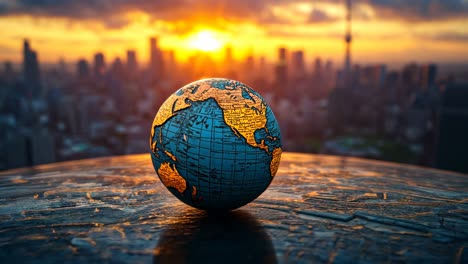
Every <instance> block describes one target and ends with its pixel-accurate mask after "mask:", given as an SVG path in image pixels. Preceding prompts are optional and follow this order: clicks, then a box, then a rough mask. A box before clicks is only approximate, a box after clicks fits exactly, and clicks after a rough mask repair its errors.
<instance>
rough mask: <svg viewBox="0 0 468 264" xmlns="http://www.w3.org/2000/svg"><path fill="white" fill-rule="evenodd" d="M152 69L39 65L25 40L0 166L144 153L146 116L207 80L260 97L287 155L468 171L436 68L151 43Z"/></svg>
mask: <svg viewBox="0 0 468 264" xmlns="http://www.w3.org/2000/svg"><path fill="white" fill-rule="evenodd" d="M148 42H149V49H150V62H149V64H146V63H145V65H143V63H141V62H140V61H139V60H138V54H137V53H136V51H134V50H128V51H127V56H126V58H125V59H121V58H115V59H113V60H112V62H109V61H108V58H106V57H105V56H104V54H103V53H96V54H94V57H93V59H92V60H87V59H80V60H79V61H77V62H76V63H73V64H66V63H65V62H64V61H60V62H59V63H57V64H56V65H42V64H40V61H39V54H38V51H36V50H34V48H33V45H32V43H31V42H30V41H28V40H24V43H23V62H22V65H13V64H12V63H11V62H5V63H4V68H3V70H2V71H1V74H0V139H1V140H0V169H2V170H4V169H11V168H17V167H24V166H32V165H37V164H44V163H50V162H57V161H66V160H74V159H83V158H91V157H99V156H108V155H123V154H131V153H144V152H148V151H149V146H148V139H149V134H150V126H151V123H152V119H153V117H154V115H155V113H156V112H157V110H158V109H159V106H160V105H161V104H162V103H163V102H164V100H165V99H166V98H167V97H168V96H169V95H170V94H172V93H173V92H174V91H176V90H177V89H178V88H180V87H182V86H184V85H185V84H187V83H189V82H191V81H194V80H197V79H200V78H204V77H226V78H232V79H237V80H239V81H241V82H244V83H245V84H247V85H249V86H250V87H252V88H253V89H255V90H256V91H258V92H259V93H260V94H261V95H263V97H264V98H265V99H266V101H267V102H268V103H269V104H270V106H271V107H272V109H273V111H274V113H275V115H276V117H277V118H278V121H279V123H280V127H281V132H282V135H283V142H284V150H285V151H297V152H312V153H322V154H333V155H346V156H358V157H365V158H372V159H380V160H388V161H395V162H402V163H411V164H418V165H424V166H431V167H436V168H442V169H449V170H456V171H462V172H468V160H467V158H466V157H467V156H466V151H465V149H466V148H467V147H468V139H467V135H468V133H467V132H468V84H467V82H466V81H467V80H468V78H467V77H468V74H467V72H466V71H463V70H460V71H457V68H449V70H441V68H440V67H439V66H438V65H436V64H424V65H418V64H415V63H409V64H407V65H405V66H403V67H402V68H399V69H390V68H389V67H387V66H386V65H384V64H379V65H359V64H354V65H353V66H351V64H350V60H349V56H350V55H349V52H347V53H346V55H345V56H346V57H347V58H346V60H345V65H344V67H337V65H334V64H333V62H332V61H330V60H324V59H323V58H320V57H318V58H316V59H315V61H314V62H313V63H312V64H310V63H306V60H305V54H304V51H302V50H293V51H291V50H288V49H286V48H284V47H281V48H279V49H278V54H277V58H273V59H271V60H268V59H270V58H268V59H267V58H265V57H256V56H255V55H254V54H250V55H248V56H247V57H246V58H245V59H244V60H243V61H238V60H235V59H234V58H233V55H232V54H233V52H234V51H233V48H232V47H230V46H226V47H225V49H224V53H225V54H224V59H223V60H221V61H215V60H213V59H212V58H211V57H210V54H209V53H207V52H202V51H200V52H198V53H196V54H194V55H193V56H192V57H191V58H190V59H189V60H188V62H187V63H183V64H182V63H178V62H176V60H175V59H174V57H175V51H173V50H161V49H160V47H159V46H158V38H157V37H153V38H150V39H149V41H148Z"/></svg>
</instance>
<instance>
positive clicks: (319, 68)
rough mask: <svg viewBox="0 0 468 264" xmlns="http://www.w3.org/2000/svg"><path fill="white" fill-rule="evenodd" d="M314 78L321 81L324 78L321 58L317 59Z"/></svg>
mask: <svg viewBox="0 0 468 264" xmlns="http://www.w3.org/2000/svg"><path fill="white" fill-rule="evenodd" d="M314 77H315V79H321V78H322V77H323V67H322V60H321V59H320V57H317V58H315V63H314Z"/></svg>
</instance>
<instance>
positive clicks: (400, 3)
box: [365, 0, 468, 21]
mask: <svg viewBox="0 0 468 264" xmlns="http://www.w3.org/2000/svg"><path fill="white" fill-rule="evenodd" d="M365 2H368V3H369V4H370V5H371V6H372V7H373V8H374V9H375V10H376V13H377V15H378V16H380V17H382V18H389V17H391V18H399V19H403V20H407V21H428V20H440V19H447V18H456V17H465V18H467V17H468V2H467V1H466V0H411V1H409V0H368V1H365Z"/></svg>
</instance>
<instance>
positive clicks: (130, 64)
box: [127, 50, 138, 73]
mask: <svg viewBox="0 0 468 264" xmlns="http://www.w3.org/2000/svg"><path fill="white" fill-rule="evenodd" d="M137 69H138V62H137V58H136V51H134V50H127V71H128V72H129V73H134V72H135V71H136V70H137Z"/></svg>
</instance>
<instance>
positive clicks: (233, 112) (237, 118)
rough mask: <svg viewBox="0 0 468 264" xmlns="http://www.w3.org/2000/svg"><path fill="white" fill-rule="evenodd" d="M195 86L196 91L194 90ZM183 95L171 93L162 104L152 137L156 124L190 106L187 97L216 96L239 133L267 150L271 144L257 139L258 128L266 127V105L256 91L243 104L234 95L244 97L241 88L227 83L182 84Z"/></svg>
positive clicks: (155, 120)
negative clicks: (223, 86) (239, 103)
mask: <svg viewBox="0 0 468 264" xmlns="http://www.w3.org/2000/svg"><path fill="white" fill-rule="evenodd" d="M190 88H192V89H190ZM194 89H196V90H195V92H194V91H193V90H194ZM181 91H182V94H181V95H176V94H174V95H172V96H170V97H169V98H168V99H167V100H166V101H165V102H164V103H163V105H162V106H161V108H160V109H159V111H158V113H157V114H156V117H155V118H154V121H153V127H152V131H151V138H153V137H154V128H155V127H156V126H160V125H162V124H164V123H165V122H166V121H167V120H168V119H169V118H171V117H172V116H174V115H175V114H176V113H177V111H180V110H182V109H185V108H188V107H190V104H189V103H187V102H186V99H188V100H190V101H194V102H199V101H205V100H207V99H210V98H212V99H214V100H215V101H216V102H217V103H218V105H219V107H220V108H221V109H222V110H223V116H224V121H225V122H226V124H227V125H228V126H229V127H230V128H231V129H232V130H233V132H234V134H236V135H237V136H242V137H244V138H245V140H246V142H247V144H249V145H251V146H253V147H257V148H261V149H263V150H265V151H266V152H267V153H268V146H266V145H265V144H264V141H262V142H261V143H260V144H259V143H257V142H256V141H255V134H254V133H255V131H257V130H258V129H266V122H267V118H266V105H265V103H264V102H263V100H262V99H261V98H260V97H259V96H257V95H256V94H254V93H250V92H249V91H248V90H247V91H246V92H248V94H249V96H250V97H251V98H252V100H242V101H241V103H242V104H243V105H242V107H239V106H238V105H236V104H233V98H234V99H235V98H243V96H242V92H243V90H242V89H235V88H233V87H231V86H226V87H225V89H217V88H215V87H212V86H211V85H209V84H202V85H200V86H197V87H193V86H189V87H184V88H182V90H181Z"/></svg>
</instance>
